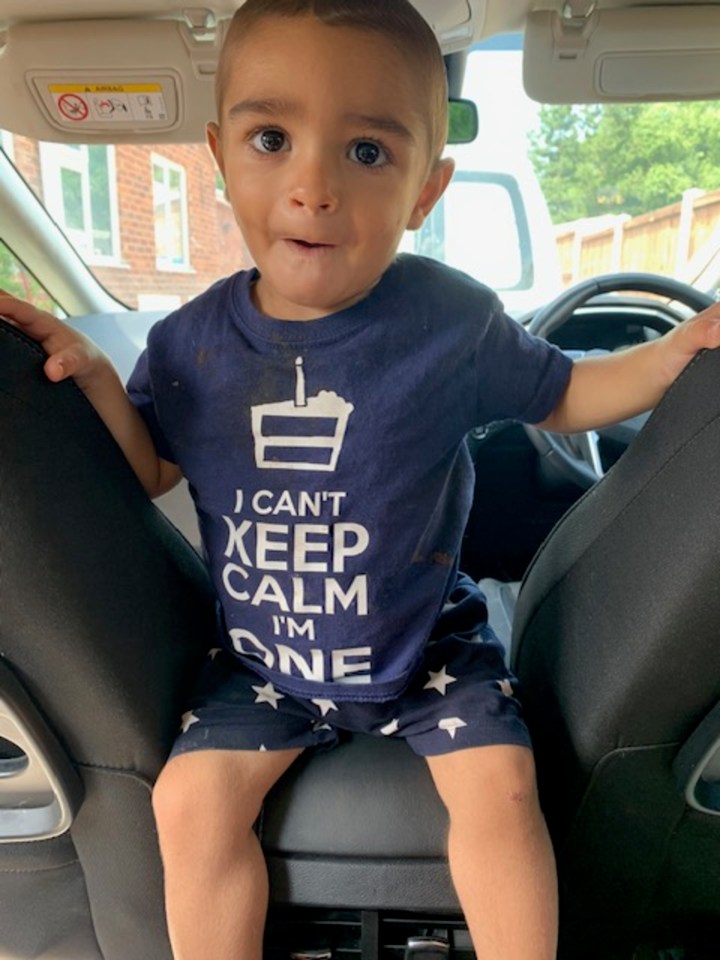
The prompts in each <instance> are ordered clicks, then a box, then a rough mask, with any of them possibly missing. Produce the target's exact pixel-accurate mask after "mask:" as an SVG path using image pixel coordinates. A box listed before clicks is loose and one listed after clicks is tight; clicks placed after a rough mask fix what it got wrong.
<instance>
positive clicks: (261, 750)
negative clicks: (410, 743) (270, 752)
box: [258, 743, 267, 753]
mask: <svg viewBox="0 0 720 960" xmlns="http://www.w3.org/2000/svg"><path fill="white" fill-rule="evenodd" d="M258 753H267V747H266V746H265V744H264V743H261V744H260V746H259V748H258Z"/></svg>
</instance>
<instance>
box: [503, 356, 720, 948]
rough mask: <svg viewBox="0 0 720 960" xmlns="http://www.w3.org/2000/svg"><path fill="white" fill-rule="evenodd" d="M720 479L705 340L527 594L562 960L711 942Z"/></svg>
mask: <svg viewBox="0 0 720 960" xmlns="http://www.w3.org/2000/svg"><path fill="white" fill-rule="evenodd" d="M719 476H720V352H717V351H712V352H704V353H702V354H700V355H699V356H698V357H696V358H695V360H694V361H693V362H692V363H691V364H690V366H689V367H688V368H687V369H686V371H685V372H684V373H683V375H682V376H681V377H680V378H679V379H678V380H677V381H676V383H675V384H674V385H673V386H672V388H671V389H670V390H669V391H668V393H667V395H666V396H665V398H664V399H663V401H662V403H661V404H660V405H659V406H658V408H657V409H656V410H655V411H654V413H653V415H652V416H651V418H650V420H649V421H648V423H647V425H646V426H645V428H644V429H643V430H642V431H641V433H640V434H639V435H638V437H637V439H636V440H635V441H634V442H633V444H632V446H631V447H630V448H629V449H628V450H627V451H626V453H625V454H624V455H623V457H622V458H621V459H620V461H619V462H618V463H617V464H616V465H615V466H614V467H613V468H612V470H610V471H609V473H608V475H607V476H606V477H605V479H604V480H603V481H602V482H601V483H598V484H597V485H596V486H594V487H593V488H592V489H591V490H589V491H588V493H587V494H586V495H585V496H584V497H583V498H582V499H581V500H579V501H578V502H577V503H576V504H575V505H574V507H573V508H572V509H571V510H570V511H569V512H568V513H567V514H566V515H565V516H564V517H563V518H562V520H561V521H560V522H559V524H558V525H557V526H556V528H555V529H554V531H553V532H552V534H551V535H550V536H549V537H548V538H547V540H546V541H545V543H544V545H543V546H542V547H541V549H540V550H539V551H538V553H537V554H536V556H535V558H534V560H533V562H532V564H531V566H530V569H529V570H528V572H527V574H526V576H525V579H524V582H523V585H522V589H521V591H520V595H519V599H518V603H517V606H516V609H515V616H514V626H513V638H514V639H513V648H514V668H515V671H516V672H517V674H518V676H519V679H520V683H521V696H522V699H523V703H524V706H525V711H526V716H527V720H528V723H529V726H530V730H531V732H532V736H533V740H534V746H535V751H536V759H537V765H538V771H539V781H540V788H541V799H542V802H543V806H544V809H545V813H546V816H547V819H548V822H549V826H550V829H551V833H552V836H553V841H554V845H555V849H556V853H557V857H558V865H559V875H560V880H561V918H562V922H561V931H562V937H561V951H560V957H561V958H572V960H575V958H578V957H582V958H584V960H592V958H594V957H598V958H600V957H602V958H603V960H606V958H609V957H615V956H617V957H620V958H629V957H631V956H632V955H633V954H632V947H633V946H634V944H635V943H642V942H647V943H650V944H655V945H656V946H659V947H662V948H664V949H667V950H671V949H673V948H675V947H678V946H682V947H684V948H687V949H688V950H691V949H693V950H695V951H696V953H689V952H688V953H677V954H676V953H672V954H671V953H667V954H663V956H673V957H674V956H683V957H690V956H693V957H695V956H701V957H703V958H705V957H707V958H711V957H716V956H718V951H719V950H720V896H719V895H718V891H719V890H720V817H719V816H718V815H719V814H720V791H719V789H718V785H719V784H720V769H719V768H718V765H717V762H716V753H717V750H718V747H719V746H720V712H719V709H718V702H719V700H720V496H718V477H719ZM652 955H653V956H656V954H652ZM643 956H645V954H643Z"/></svg>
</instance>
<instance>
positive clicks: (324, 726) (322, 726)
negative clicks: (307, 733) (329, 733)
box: [313, 723, 332, 731]
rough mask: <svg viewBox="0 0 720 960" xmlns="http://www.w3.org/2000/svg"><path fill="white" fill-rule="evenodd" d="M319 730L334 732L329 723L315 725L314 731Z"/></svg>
mask: <svg viewBox="0 0 720 960" xmlns="http://www.w3.org/2000/svg"><path fill="white" fill-rule="evenodd" d="M317 730H332V727H331V726H330V724H329V723H314V724H313V731H317Z"/></svg>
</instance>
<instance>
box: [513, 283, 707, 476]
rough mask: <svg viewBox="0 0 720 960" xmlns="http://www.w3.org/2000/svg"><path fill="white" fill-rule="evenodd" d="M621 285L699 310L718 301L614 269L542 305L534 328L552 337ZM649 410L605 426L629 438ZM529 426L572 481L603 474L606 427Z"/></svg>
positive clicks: (666, 324) (652, 322) (661, 326)
mask: <svg viewBox="0 0 720 960" xmlns="http://www.w3.org/2000/svg"><path fill="white" fill-rule="evenodd" d="M620 290H632V291H638V292H643V293H653V294H656V295H658V296H661V297H666V298H667V299H668V300H677V301H678V302H679V303H683V304H685V305H686V306H688V307H690V308H691V309H692V310H694V311H696V312H700V311H701V310H704V309H705V308H706V307H709V306H711V304H713V303H714V302H715V301H714V300H713V298H712V297H710V296H708V294H705V293H701V292H700V291H699V290H695V289H694V288H693V287H691V286H689V285H688V284H686V283H681V282H680V281H679V280H673V279H671V278H669V277H662V276H659V275H657V274H653V273H609V274H606V275H604V276H601V277H592V278H590V279H588V280H583V281H581V282H580V283H578V284H575V286H572V287H569V288H568V289H567V290H564V291H563V292H562V293H561V294H560V296H558V297H556V298H555V300H552V301H551V302H550V303H548V304H547V305H546V306H544V307H542V308H541V309H540V310H539V311H538V312H537V313H536V314H535V316H534V317H533V319H532V321H531V322H530V324H529V325H528V330H529V331H530V333H533V334H535V335H536V336H538V337H544V338H548V337H550V336H551V334H553V333H554V332H555V331H556V330H559V329H560V327H562V326H563V325H564V324H565V323H567V322H568V320H569V319H570V318H571V317H572V315H573V314H574V312H575V311H576V310H577V309H578V307H581V306H582V305H583V304H585V303H587V302H588V300H592V299H593V297H597V296H599V295H600V294H605V293H614V292H617V291H620ZM643 323H644V324H645V326H652V327H654V328H656V329H658V330H659V332H660V333H666V332H667V331H668V330H671V329H672V328H673V326H674V324H673V322H672V321H671V320H670V319H668V320H667V321H663V320H662V318H647V319H646V320H643ZM646 419H647V416H646V415H642V416H639V417H633V418H632V419H631V420H627V421H624V423H623V424H622V425H619V427H618V426H616V427H614V428H606V429H607V430H608V432H610V430H611V429H613V430H614V431H615V432H616V433H617V431H618V429H622V433H623V439H624V440H626V441H627V443H629V442H630V440H631V439H632V438H633V437H634V436H635V434H636V433H638V431H639V430H640V428H641V427H642V425H643V424H644V422H645V420H646ZM525 430H526V432H527V435H528V437H529V438H530V440H531V442H532V443H533V445H534V446H535V447H536V448H537V450H538V451H539V453H540V455H541V456H542V457H544V458H545V460H546V462H547V463H551V464H553V466H554V467H555V468H556V469H557V470H558V471H559V472H560V473H561V474H562V475H563V476H564V477H565V478H566V479H568V480H570V481H571V482H572V483H575V484H577V485H578V486H580V487H582V488H583V489H588V488H589V487H591V486H592V485H593V484H594V483H596V482H597V481H598V480H599V479H600V478H601V477H602V476H603V474H604V470H603V465H602V460H601V457H600V449H599V440H600V434H601V433H602V432H603V431H596V430H588V431H585V432H584V433H574V434H567V435H561V434H556V433H549V432H547V431H545V430H538V429H537V427H533V426H531V425H530V424H526V425H525Z"/></svg>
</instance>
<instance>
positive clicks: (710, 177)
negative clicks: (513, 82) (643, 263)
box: [529, 101, 720, 223]
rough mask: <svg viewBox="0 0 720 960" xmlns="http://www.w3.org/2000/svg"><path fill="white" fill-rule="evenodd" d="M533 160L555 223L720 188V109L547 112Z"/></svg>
mask: <svg viewBox="0 0 720 960" xmlns="http://www.w3.org/2000/svg"><path fill="white" fill-rule="evenodd" d="M529 152H530V157H531V159H532V162H533V165H534V167H535V170H536V172H537V174H538V177H539V179H540V183H541V184H542V187H543V190H544V192H545V196H546V198H547V201H548V205H549V207H550V212H551V215H552V218H553V220H554V222H555V223H562V222H563V221H566V220H575V219H578V218H580V217H593V216H598V215H599V214H603V213H627V214H630V215H631V216H636V215H637V214H640V213H645V212H646V211H648V210H655V209H657V208H658V207H662V206H665V205H666V204H670V203H676V202H677V201H678V200H679V199H680V198H681V196H682V193H683V191H684V190H687V189H688V188H690V187H697V188H700V189H702V190H715V189H718V188H719V187H720V103H717V102H715V101H701V102H693V103H643V104H629V105H628V104H604V105H602V106H597V105H591V106H568V105H551V106H544V107H542V108H541V110H540V126H539V129H538V130H537V132H534V133H531V134H530V150H529Z"/></svg>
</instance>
